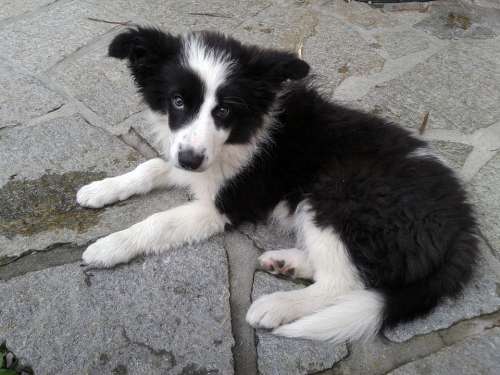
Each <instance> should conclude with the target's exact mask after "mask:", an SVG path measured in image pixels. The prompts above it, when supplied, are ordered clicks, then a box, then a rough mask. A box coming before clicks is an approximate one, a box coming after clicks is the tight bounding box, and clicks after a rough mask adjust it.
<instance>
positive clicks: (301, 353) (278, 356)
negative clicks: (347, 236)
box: [252, 272, 347, 375]
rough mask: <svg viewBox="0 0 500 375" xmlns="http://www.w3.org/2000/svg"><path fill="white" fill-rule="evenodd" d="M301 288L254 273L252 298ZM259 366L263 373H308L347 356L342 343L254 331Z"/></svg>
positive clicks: (275, 374) (326, 366) (291, 283)
mask: <svg viewBox="0 0 500 375" xmlns="http://www.w3.org/2000/svg"><path fill="white" fill-rule="evenodd" d="M300 287H303V285H302V286H301V285H299V284H295V283H293V282H291V281H285V280H282V279H279V278H277V277H276V276H272V275H269V274H266V273H264V272H257V273H256V274H255V277H254V284H253V291H252V300H254V301H255V300H256V299H257V298H258V297H260V296H262V295H264V294H269V293H272V292H277V291H288V290H293V289H296V288H300ZM256 335H257V358H258V360H257V361H258V363H257V365H258V368H259V372H260V373H261V374H262V375H270V374H273V375H278V374H287V375H288V374H289V375H293V374H310V373H314V372H318V371H321V370H326V369H329V368H331V367H333V365H334V364H335V363H336V362H338V361H339V360H341V359H342V358H345V357H346V356H347V347H346V346H345V345H344V344H341V345H333V344H329V343H322V342H316V341H310V340H297V339H289V338H285V337H278V336H274V335H271V334H270V333H267V332H265V331H263V330H257V331H256Z"/></svg>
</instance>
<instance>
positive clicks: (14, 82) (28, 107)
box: [0, 61, 65, 128]
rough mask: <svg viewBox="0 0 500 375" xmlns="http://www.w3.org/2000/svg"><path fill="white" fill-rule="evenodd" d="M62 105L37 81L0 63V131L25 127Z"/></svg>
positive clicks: (56, 96) (53, 94)
mask: <svg viewBox="0 0 500 375" xmlns="http://www.w3.org/2000/svg"><path fill="white" fill-rule="evenodd" d="M64 102H65V101H64V99H63V98H62V97H61V96H60V95H58V94H57V93H55V92H53V91H51V90H50V89H48V88H47V87H45V85H43V83H42V82H40V81H39V80H38V79H37V78H35V77H33V76H31V75H28V74H22V73H20V72H17V71H16V70H15V69H13V68H12V67H11V66H9V65H7V64H5V63H4V62H2V61H0V119H1V120H0V128H3V127H7V126H16V125H21V124H24V123H26V122H28V121H29V120H31V119H33V118H36V117H38V116H41V115H44V114H46V113H48V112H50V111H53V110H55V109H57V108H59V107H61V106H62V105H63V104H64Z"/></svg>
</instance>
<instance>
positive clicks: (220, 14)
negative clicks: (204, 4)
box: [188, 12, 233, 18]
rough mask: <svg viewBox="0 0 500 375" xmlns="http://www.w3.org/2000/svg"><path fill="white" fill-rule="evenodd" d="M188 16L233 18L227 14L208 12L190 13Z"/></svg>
mask: <svg viewBox="0 0 500 375" xmlns="http://www.w3.org/2000/svg"><path fill="white" fill-rule="evenodd" d="M188 14H189V15H190V16H207V17H218V18H233V17H232V16H228V15H227V14H222V13H210V12H191V13H188Z"/></svg>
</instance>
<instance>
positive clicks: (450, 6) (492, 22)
mask: <svg viewBox="0 0 500 375" xmlns="http://www.w3.org/2000/svg"><path fill="white" fill-rule="evenodd" d="M431 9H432V14H431V15H430V17H427V18H426V19H424V20H422V21H421V22H419V23H417V24H416V25H415V27H416V28H419V29H422V30H425V31H427V32H429V33H431V34H432V35H434V36H436V37H438V38H440V39H461V38H469V39H486V38H493V37H495V36H497V35H498V31H499V30H500V10H497V9H492V8H490V9H484V8H480V7H470V6H468V4H467V1H463V0H458V1H457V0H449V1H437V2H436V3H435V4H433V6H432V8H431Z"/></svg>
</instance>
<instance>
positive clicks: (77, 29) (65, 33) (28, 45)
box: [0, 1, 113, 73]
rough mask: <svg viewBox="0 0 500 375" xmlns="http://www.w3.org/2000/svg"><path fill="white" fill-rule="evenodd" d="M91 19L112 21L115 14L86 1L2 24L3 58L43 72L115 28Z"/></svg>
mask: <svg viewBox="0 0 500 375" xmlns="http://www.w3.org/2000/svg"><path fill="white" fill-rule="evenodd" d="M87 17H98V18H112V13H111V12H108V11H106V10H104V9H101V8H99V7H97V6H95V5H88V4H86V3H85V2H83V1H71V2H69V3H68V2H59V4H56V5H55V6H53V7H49V8H46V9H44V10H43V11H41V12H38V13H33V15H32V16H30V17H26V18H23V19H21V20H19V21H18V22H15V23H11V24H7V25H6V26H4V27H2V26H1V25H0V33H1V34H2V42H1V43H0V55H1V56H2V58H6V59H8V60H10V61H12V62H14V61H15V62H17V63H20V64H23V66H24V68H25V69H26V70H29V71H30V72H33V73H40V72H43V71H45V70H47V69H49V68H50V67H51V66H52V65H54V64H56V63H57V62H59V61H61V60H62V59H63V58H65V57H67V56H68V55H69V54H71V53H73V52H75V51H76V50H77V49H79V48H81V47H82V46H83V45H84V44H86V43H88V42H90V41H91V40H92V39H93V38H95V37H97V36H98V35H101V34H103V33H105V32H106V31H108V30H110V29H111V28H112V27H113V25H110V24H106V23H98V22H93V21H90V20H88V19H87Z"/></svg>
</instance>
